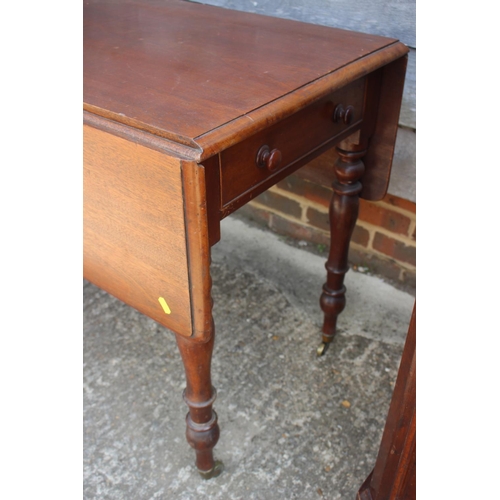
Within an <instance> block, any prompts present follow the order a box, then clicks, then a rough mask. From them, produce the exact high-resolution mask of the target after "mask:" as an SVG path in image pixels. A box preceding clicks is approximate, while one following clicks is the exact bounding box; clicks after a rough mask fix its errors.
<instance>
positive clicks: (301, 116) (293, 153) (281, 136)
mask: <svg viewBox="0 0 500 500" xmlns="http://www.w3.org/2000/svg"><path fill="white" fill-rule="evenodd" d="M364 88H365V79H364V78H363V79H360V80H357V81H355V82H353V83H351V84H350V85H348V86H347V87H345V88H343V89H340V90H338V91H336V92H333V93H332V94H330V95H328V96H325V97H324V98H322V99H320V100H319V101H316V102H314V103H313V104H311V105H310V106H308V107H307V108H305V109H303V110H301V111H298V112H297V113H295V114H293V115H291V116H289V117H288V118H285V119H284V120H282V121H280V122H278V123H276V124H274V125H273V126H271V127H269V128H267V129H265V130H262V131H261V132H258V133H257V134H255V135H254V136H252V137H250V138H249V139H247V140H245V141H243V142H241V143H239V144H235V145H234V146H232V147H230V148H228V149H226V150H225V151H223V152H222V153H221V187H222V193H221V196H222V205H223V207H224V206H226V205H228V204H229V203H232V202H233V201H234V200H235V199H237V198H238V197H239V196H241V195H242V194H244V193H246V192H248V191H251V190H253V189H256V190H258V186H259V185H260V184H261V183H266V184H267V183H268V181H269V180H270V178H272V177H273V176H277V174H279V173H280V172H282V171H283V170H285V169H287V168H288V167H291V166H292V165H293V164H294V163H296V162H297V161H298V160H300V159H301V158H303V157H304V156H306V155H308V154H310V153H312V152H313V151H314V150H316V149H318V148H319V147H320V146H322V145H323V144H324V143H325V142H328V141H331V140H333V139H335V137H336V136H340V135H341V134H344V133H345V132H346V131H347V130H350V129H352V131H353V132H354V131H355V130H356V129H358V128H359V126H360V124H361V121H362V111H363V99H364ZM347 109H349V111H348V112H347V113H346V110H347ZM342 110H343V111H344V113H342ZM334 115H335V116H336V118H335V119H334ZM259 160H260V165H259Z"/></svg>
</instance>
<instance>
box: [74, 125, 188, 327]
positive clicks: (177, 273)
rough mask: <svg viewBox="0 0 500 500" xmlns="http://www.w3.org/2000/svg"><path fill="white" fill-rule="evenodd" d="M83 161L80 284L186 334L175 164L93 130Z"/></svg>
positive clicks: (184, 275) (180, 201) (89, 131)
mask: <svg viewBox="0 0 500 500" xmlns="http://www.w3.org/2000/svg"><path fill="white" fill-rule="evenodd" d="M83 154H84V185H83V186H84V240H83V241H84V276H85V278H86V279H88V280H89V281H91V282H92V283H94V284H95V285H97V286H98V287H100V288H102V289H104V290H106V291H107V292H109V293H111V294H112V295H114V296H115V297H117V298H118V299H120V300H122V301H123V302H125V303H127V304H128V305H130V306H132V307H134V308H136V309H138V310H139V311H140V312H142V313H144V314H146V315H147V316H149V317H150V318H153V319H154V320H156V321H158V322H159V323H160V324H162V325H164V326H166V327H167V328H170V329H172V330H174V331H175V332H177V333H180V334H182V335H191V330H192V328H191V305H190V292H189V279H188V263H187V256H186V235H185V227H184V204H183V194H182V180H181V168H180V161H179V160H177V159H175V158H172V157H169V156H166V155H165V154H162V153H159V152H157V151H153V150H151V149H148V148H145V147H143V146H141V145H138V144H135V143H133V142H130V141H127V140H125V139H122V138H120V137H116V136H114V135H111V134H108V133H106V132H102V131H100V130H97V129H95V128H92V127H90V126H84V152H83ZM160 297H163V298H164V299H165V301H166V303H167V305H168V306H169V308H170V311H171V313H170V314H166V313H165V312H164V309H163V308H162V306H161V304H160V302H159V300H158V299H159V298H160Z"/></svg>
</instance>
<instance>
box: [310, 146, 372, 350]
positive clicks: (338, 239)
mask: <svg viewBox="0 0 500 500" xmlns="http://www.w3.org/2000/svg"><path fill="white" fill-rule="evenodd" d="M337 152H338V154H339V159H338V160H337V162H336V164H335V174H336V177H337V178H336V180H335V181H334V182H333V195H332V200H331V203H330V212H329V214H330V253H329V255H328V260H327V262H326V265H325V267H326V270H327V280H326V283H325V284H324V285H323V293H322V294H321V298H320V305H321V309H322V310H323V312H324V313H325V319H324V323H323V330H322V331H323V338H322V343H321V345H320V346H319V347H318V351H317V353H318V356H321V355H322V354H324V353H325V352H326V350H327V348H328V346H329V344H330V342H331V341H332V340H333V338H334V336H335V333H336V329H337V317H338V315H339V314H340V313H341V312H342V311H343V309H344V307H345V291H346V288H345V286H344V276H345V273H346V272H347V271H348V270H349V265H348V260H347V258H348V253H349V243H350V241H351V236H352V232H353V231H354V226H355V225H356V219H357V217H358V210H359V193H360V192H361V187H362V186H361V182H359V179H360V178H361V176H362V175H363V172H364V170H365V166H364V164H363V162H362V161H361V158H363V156H364V155H365V154H366V150H362V151H356V150H353V151H346V150H344V149H340V148H337Z"/></svg>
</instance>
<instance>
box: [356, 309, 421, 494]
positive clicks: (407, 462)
mask: <svg viewBox="0 0 500 500" xmlns="http://www.w3.org/2000/svg"><path fill="white" fill-rule="evenodd" d="M415 459H416V304H414V306H413V312H412V316H411V320H410V325H409V328H408V335H407V337H406V341H405V346H404V350H403V355H402V357H401V363H400V367H399V370H398V375H397V379H396V384H395V387H394V391H393V395H392V399H391V404H390V407H389V412H388V416H387V420H386V423H385V427H384V433H383V435H382V440H381V443H380V448H379V451H378V454H377V459H376V462H375V467H374V468H373V471H372V472H371V473H370V474H369V475H368V477H367V478H366V480H365V481H364V482H363V484H362V486H361V488H360V489H359V491H358V493H357V496H356V500H397V499H398V498H405V499H408V500H410V499H414V498H415V480H416V477H415V472H416V463H415Z"/></svg>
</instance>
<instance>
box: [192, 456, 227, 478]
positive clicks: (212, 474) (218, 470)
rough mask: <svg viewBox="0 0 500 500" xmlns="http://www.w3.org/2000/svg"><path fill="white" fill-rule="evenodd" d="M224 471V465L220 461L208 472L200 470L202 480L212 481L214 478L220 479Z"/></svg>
mask: <svg viewBox="0 0 500 500" xmlns="http://www.w3.org/2000/svg"><path fill="white" fill-rule="evenodd" d="M223 470H224V464H223V463H222V462H221V461H220V460H216V461H215V465H214V466H213V467H212V468H211V469H210V470H207V471H203V470H198V472H199V474H200V476H201V478H202V479H212V478H213V477H218V476H220V475H221V473H222V471H223Z"/></svg>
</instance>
